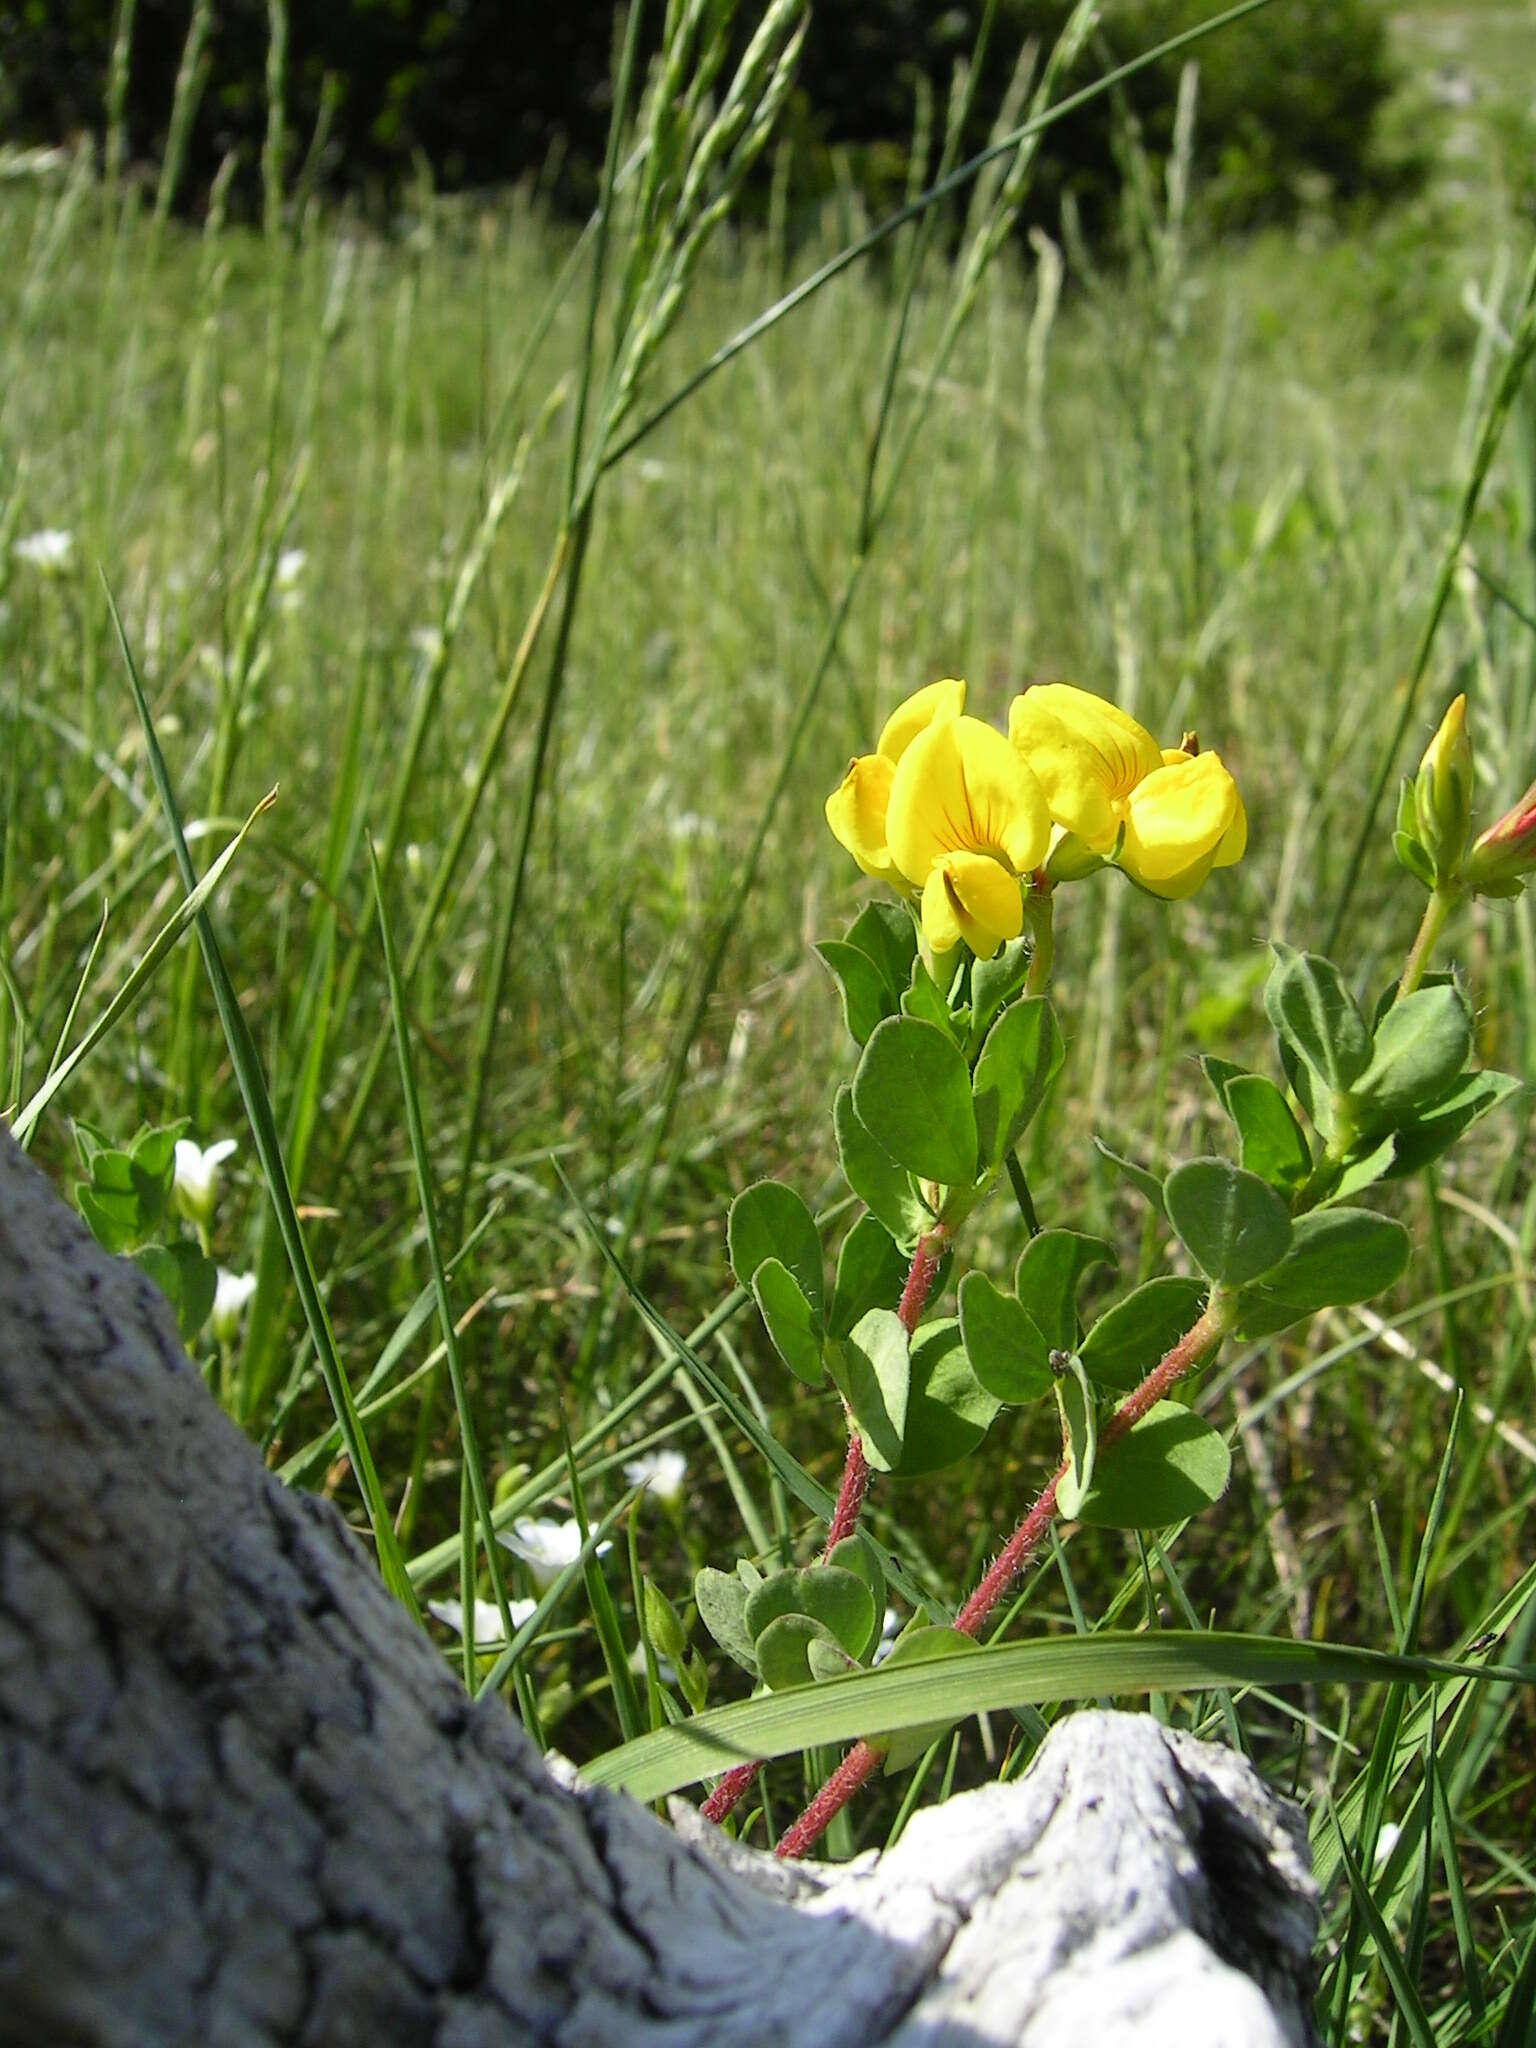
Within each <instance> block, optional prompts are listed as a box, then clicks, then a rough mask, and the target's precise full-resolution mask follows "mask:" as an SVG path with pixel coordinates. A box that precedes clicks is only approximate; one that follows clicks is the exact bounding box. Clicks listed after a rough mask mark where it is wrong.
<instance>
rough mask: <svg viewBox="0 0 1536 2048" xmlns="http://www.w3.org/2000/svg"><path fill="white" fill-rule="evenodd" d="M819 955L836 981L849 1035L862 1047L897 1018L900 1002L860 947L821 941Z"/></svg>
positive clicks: (838, 942) (833, 941) (839, 940)
mask: <svg viewBox="0 0 1536 2048" xmlns="http://www.w3.org/2000/svg"><path fill="white" fill-rule="evenodd" d="M816 951H817V952H818V953H819V954H820V955H821V957H822V959H823V960H824V961H825V962H826V964H827V966H828V967H829V968H830V969H831V971H832V974H833V976H834V978H835V979H836V981H837V987H838V993H839V995H840V996H841V997H842V999H843V1022H844V1023H845V1024H846V1025H847V1026H848V1031H849V1034H850V1036H851V1037H852V1038H853V1040H854V1042H855V1043H856V1044H858V1045H863V1044H864V1042H865V1041H866V1039H867V1038H868V1037H869V1034H870V1033H871V1031H873V1030H874V1028H875V1026H876V1025H877V1024H878V1023H880V1022H881V1020H882V1019H883V1018H886V1017H894V1016H895V1014H896V1011H897V1008H898V1001H897V998H896V997H895V996H894V995H893V994H892V993H891V991H890V989H889V987H888V986H887V984H886V980H885V977H884V976H883V975H882V974H881V972H880V969H879V968H878V967H877V966H876V965H875V963H874V961H873V960H871V959H870V957H869V955H868V954H867V953H861V952H860V951H859V949H858V947H857V946H850V945H849V944H847V942H846V941H845V940H843V939H822V940H821V941H820V942H819V943H818V945H817V947H816Z"/></svg>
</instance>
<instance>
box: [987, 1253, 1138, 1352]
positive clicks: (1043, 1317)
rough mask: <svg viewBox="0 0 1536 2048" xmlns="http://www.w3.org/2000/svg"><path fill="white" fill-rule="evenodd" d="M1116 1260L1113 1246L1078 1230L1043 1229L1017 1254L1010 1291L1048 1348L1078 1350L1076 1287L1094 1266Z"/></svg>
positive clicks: (1115, 1262) (1104, 1264) (1112, 1265)
mask: <svg viewBox="0 0 1536 2048" xmlns="http://www.w3.org/2000/svg"><path fill="white" fill-rule="evenodd" d="M1118 1263H1119V1261H1118V1259H1117V1257H1116V1253H1115V1248H1114V1246H1113V1245H1112V1244H1110V1243H1108V1242H1107V1241H1106V1240H1105V1239H1104V1238H1102V1237H1090V1236H1089V1235H1088V1233H1087V1232H1086V1231H1082V1230H1042V1231H1041V1232H1040V1234H1039V1235H1038V1236H1037V1237H1032V1238H1031V1239H1030V1241H1029V1243H1028V1244H1027V1245H1025V1247H1024V1249H1023V1251H1022V1252H1020V1254H1019V1263H1018V1265H1017V1267H1016V1268H1015V1269H1014V1276H1013V1291H1014V1293H1015V1294H1016V1295H1017V1296H1018V1299H1019V1303H1020V1305H1021V1306H1022V1307H1023V1308H1024V1309H1025V1310H1027V1311H1028V1314H1029V1316H1030V1318H1031V1320H1032V1321H1033V1322H1034V1325H1035V1327H1036V1329H1037V1330H1038V1331H1039V1332H1040V1334H1041V1336H1042V1337H1043V1338H1044V1339H1045V1342H1046V1348H1047V1349H1048V1350H1051V1351H1075V1350H1076V1349H1077V1336H1078V1326H1077V1290H1078V1287H1079V1286H1080V1285H1081V1283H1082V1279H1083V1275H1084V1274H1085V1273H1088V1272H1089V1271H1091V1270H1092V1268H1093V1267H1095V1266H1109V1267H1111V1268H1113V1267H1114V1266H1116V1265H1117V1264H1118Z"/></svg>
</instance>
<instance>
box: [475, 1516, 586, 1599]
mask: <svg viewBox="0 0 1536 2048" xmlns="http://www.w3.org/2000/svg"><path fill="white" fill-rule="evenodd" d="M501 1541H502V1542H503V1543H504V1544H505V1545H506V1546H507V1548H508V1550H510V1551H511V1552H512V1553H513V1555H514V1556H515V1557H520V1558H521V1559H522V1560H523V1563H524V1564H525V1565H527V1567H528V1573H529V1576H530V1577H531V1578H532V1580H533V1583H534V1584H535V1585H536V1586H537V1587H538V1588H539V1590H540V1591H541V1592H542V1591H543V1590H544V1588H545V1587H546V1586H552V1585H553V1584H554V1582H555V1580H556V1579H557V1578H559V1576H560V1574H561V1573H562V1572H563V1571H564V1570H565V1568H566V1566H567V1565H570V1564H574V1563H575V1562H576V1559H577V1558H578V1557H579V1556H580V1554H581V1527H580V1524H579V1523H577V1522H575V1521H574V1520H573V1521H569V1522H550V1521H544V1520H539V1521H534V1520H531V1519H530V1518H529V1517H528V1516H527V1515H519V1516H518V1518H517V1520H516V1521H515V1522H514V1523H513V1524H512V1527H511V1529H510V1530H506V1529H504V1530H503V1531H502V1533H501ZM612 1548H613V1545H612V1544H611V1543H600V1544H599V1545H598V1546H597V1554H598V1556H599V1557H602V1556H604V1555H605V1554H606V1553H607V1552H608V1551H610V1550H612Z"/></svg>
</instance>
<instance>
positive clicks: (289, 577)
mask: <svg viewBox="0 0 1536 2048" xmlns="http://www.w3.org/2000/svg"><path fill="white" fill-rule="evenodd" d="M308 560H309V554H308V552H307V550H305V549H304V548H284V549H283V551H282V553H281V554H280V555H279V556H278V558H277V568H276V569H275V570H274V572H273V576H272V580H273V582H274V583H275V584H276V585H277V587H278V589H279V590H292V588H293V586H294V585H295V584H296V583H297V582H298V580H299V578H300V577H301V576H302V575H303V574H304V564H305V563H306V562H307V561H308Z"/></svg>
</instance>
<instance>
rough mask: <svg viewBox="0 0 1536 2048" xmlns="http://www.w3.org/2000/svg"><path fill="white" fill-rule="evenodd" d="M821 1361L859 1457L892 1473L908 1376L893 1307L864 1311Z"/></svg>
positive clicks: (899, 1443) (903, 1338)
mask: <svg viewBox="0 0 1536 2048" xmlns="http://www.w3.org/2000/svg"><path fill="white" fill-rule="evenodd" d="M826 1365H827V1370H828V1371H829V1372H830V1373H831V1375H832V1379H833V1382H834V1384H835V1385H836V1387H837V1391H838V1392H839V1393H840V1394H841V1395H842V1397H843V1399H844V1400H845V1401H846V1402H847V1404H848V1407H849V1410H850V1411H851V1413H852V1415H853V1419H854V1421H855V1422H856V1423H857V1424H858V1426H859V1436H860V1438H861V1439H862V1441H863V1444H864V1455H865V1457H866V1458H868V1460H869V1462H870V1464H871V1465H873V1466H874V1468H875V1470H876V1471H877V1472H893V1471H894V1470H895V1469H896V1467H897V1465H898V1464H900V1462H901V1446H902V1439H903V1437H904V1436H905V1434H906V1427H907V1396H908V1391H909V1387H910V1382H911V1375H912V1366H911V1360H910V1358H909V1356H908V1351H907V1332H906V1328H905V1326H904V1325H903V1323H902V1321H901V1318H900V1317H899V1316H898V1315H897V1314H896V1313H895V1311H894V1310H893V1309H888V1308H872V1309H870V1310H869V1312H868V1313H867V1314H866V1315H864V1316H861V1317H860V1319H859V1321H858V1323H857V1324H856V1325H855V1326H854V1328H853V1329H851V1330H850V1331H849V1332H848V1335H847V1336H846V1337H844V1338H843V1339H842V1340H841V1342H833V1343H830V1344H828V1345H827V1347H826Z"/></svg>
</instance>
